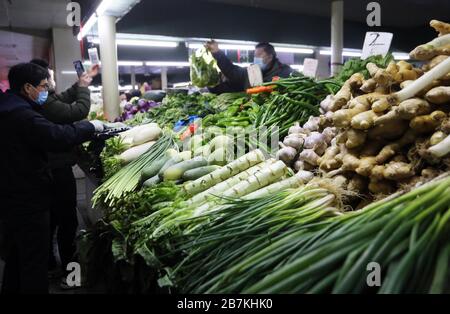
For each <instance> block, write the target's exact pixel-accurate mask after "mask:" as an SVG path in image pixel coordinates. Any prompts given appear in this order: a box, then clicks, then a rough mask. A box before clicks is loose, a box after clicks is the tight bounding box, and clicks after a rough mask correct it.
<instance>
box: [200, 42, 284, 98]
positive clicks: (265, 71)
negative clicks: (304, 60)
mask: <svg viewBox="0 0 450 314" xmlns="http://www.w3.org/2000/svg"><path fill="white" fill-rule="evenodd" d="M206 47H207V48H208V49H209V51H211V53H212V55H213V56H214V58H215V59H216V60H217V65H218V66H219V68H220V70H221V71H222V74H223V75H224V76H225V81H224V82H222V83H220V84H219V85H217V86H215V87H213V88H210V89H209V90H210V92H212V93H215V94H221V93H228V92H241V91H245V90H246V89H247V88H249V87H251V84H250V79H249V74H248V71H247V69H246V68H242V67H240V66H237V65H234V64H233V62H231V61H230V59H228V58H227V56H226V55H225V54H224V52H223V51H221V50H220V49H219V45H218V44H217V42H216V41H214V40H213V41H209V42H207V43H206ZM254 64H256V65H259V67H260V68H261V71H262V77H263V81H264V82H270V81H272V79H273V78H274V77H277V76H278V77H288V76H289V75H290V74H291V73H292V72H293V70H292V68H291V67H290V66H289V65H287V64H283V63H281V62H280V60H278V58H277V53H276V52H275V48H274V47H273V46H272V45H271V44H269V43H259V44H257V45H256V47H255V57H254Z"/></svg>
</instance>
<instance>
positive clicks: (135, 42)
mask: <svg viewBox="0 0 450 314" xmlns="http://www.w3.org/2000/svg"><path fill="white" fill-rule="evenodd" d="M92 42H93V43H94V44H99V43H100V39H99V38H98V37H95V38H94V39H93V40H92ZM116 43H117V45H118V46H136V47H161V48H175V47H177V46H178V43H177V42H175V41H162V40H161V41H156V40H140V39H122V38H121V39H116Z"/></svg>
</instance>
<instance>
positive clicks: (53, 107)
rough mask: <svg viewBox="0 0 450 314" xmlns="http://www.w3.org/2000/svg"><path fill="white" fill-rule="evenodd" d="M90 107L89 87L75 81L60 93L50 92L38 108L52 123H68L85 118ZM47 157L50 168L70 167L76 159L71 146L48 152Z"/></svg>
mask: <svg viewBox="0 0 450 314" xmlns="http://www.w3.org/2000/svg"><path fill="white" fill-rule="evenodd" d="M90 109H91V92H90V90H89V88H87V87H80V86H78V84H77V83H76V84H74V85H73V86H72V87H70V88H69V89H67V90H66V91H65V92H63V93H61V94H56V93H55V92H51V93H50V94H49V96H48V100H47V102H46V103H45V104H44V105H43V106H42V107H41V108H39V113H40V114H42V115H43V116H44V117H45V118H46V119H48V120H49V121H51V122H53V123H57V124H68V123H74V122H77V121H81V120H84V119H86V118H87V116H88V114H89V110H90ZM48 158H49V164H50V167H51V168H52V169H59V168H64V167H72V166H73V165H74V164H75V163H76V160H77V158H76V152H75V149H74V148H73V147H72V148H71V149H69V150H67V151H64V152H60V153H50V154H49V156H48Z"/></svg>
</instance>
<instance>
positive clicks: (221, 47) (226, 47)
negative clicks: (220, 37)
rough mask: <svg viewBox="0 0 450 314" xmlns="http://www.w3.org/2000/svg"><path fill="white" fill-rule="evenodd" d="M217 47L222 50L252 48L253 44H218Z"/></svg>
mask: <svg viewBox="0 0 450 314" xmlns="http://www.w3.org/2000/svg"><path fill="white" fill-rule="evenodd" d="M219 49H223V50H254V49H255V46H251V45H234V44H219Z"/></svg>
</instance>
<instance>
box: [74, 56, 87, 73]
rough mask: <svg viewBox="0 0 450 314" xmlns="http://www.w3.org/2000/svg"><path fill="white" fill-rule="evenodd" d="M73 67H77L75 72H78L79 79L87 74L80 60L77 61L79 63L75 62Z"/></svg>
mask: <svg viewBox="0 0 450 314" xmlns="http://www.w3.org/2000/svg"><path fill="white" fill-rule="evenodd" d="M73 66H74V67H75V70H76V71H77V74H78V77H81V75H83V73H84V72H85V71H84V66H83V63H82V62H81V61H80V60H77V61H74V62H73Z"/></svg>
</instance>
